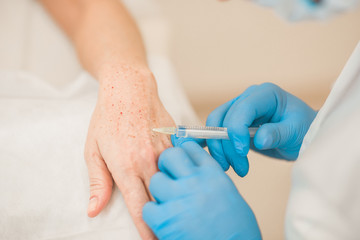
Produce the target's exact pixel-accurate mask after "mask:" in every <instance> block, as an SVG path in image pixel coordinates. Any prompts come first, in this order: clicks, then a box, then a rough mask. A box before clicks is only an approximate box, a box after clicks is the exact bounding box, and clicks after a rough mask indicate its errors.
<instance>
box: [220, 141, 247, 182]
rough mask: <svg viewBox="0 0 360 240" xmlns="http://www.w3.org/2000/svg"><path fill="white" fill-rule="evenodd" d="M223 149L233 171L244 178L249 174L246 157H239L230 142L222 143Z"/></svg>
mask: <svg viewBox="0 0 360 240" xmlns="http://www.w3.org/2000/svg"><path fill="white" fill-rule="evenodd" d="M223 148H224V152H225V155H226V159H227V161H228V162H229V163H230V165H231V166H232V167H233V169H234V171H235V172H236V173H237V174H238V175H239V176H240V177H245V176H246V174H247V173H248V172H249V161H248V158H247V156H242V155H240V154H239V153H238V152H237V151H236V150H235V147H234V145H233V144H232V142H230V141H223Z"/></svg>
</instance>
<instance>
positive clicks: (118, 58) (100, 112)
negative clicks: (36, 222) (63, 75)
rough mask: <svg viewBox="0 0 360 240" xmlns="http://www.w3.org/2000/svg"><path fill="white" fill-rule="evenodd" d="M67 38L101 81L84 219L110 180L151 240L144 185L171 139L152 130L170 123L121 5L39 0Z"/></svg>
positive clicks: (101, 203) (88, 150) (89, 145)
mask: <svg viewBox="0 0 360 240" xmlns="http://www.w3.org/2000/svg"><path fill="white" fill-rule="evenodd" d="M41 2H42V4H43V5H44V6H45V8H46V9H47V10H48V11H49V12H50V13H51V15H52V16H53V17H54V19H55V20H56V21H57V23H58V24H59V25H60V26H61V27H62V29H63V30H64V31H65V32H66V33H67V35H68V36H69V37H70V39H71V40H72V42H73V44H74V46H75V48H76V50H77V52H78V56H79V58H80V60H81V63H82V64H83V66H84V68H85V69H86V70H87V71H88V72H90V73H91V74H92V75H93V76H94V77H95V78H96V79H97V80H98V81H99V85H100V87H99V96H98V101H97V105H96V108H95V111H94V113H93V116H92V119H91V123H90V127H89V131H88V137H87V142H86V147H85V159H86V162H87V165H88V170H89V177H90V202H89V208H88V215H89V216H90V217H94V216H96V215H97V214H99V212H100V211H101V210H102V209H103V208H104V207H105V206H106V204H107V203H108V201H109V199H110V196H111V193H112V186H113V179H114V181H115V183H116V185H117V186H118V188H119V189H120V191H121V192H122V194H123V197H124V199H125V202H126V204H127V206H128V208H129V211H130V214H131V216H132V217H133V219H134V221H135V224H136V226H137V228H138V230H139V232H140V234H141V236H142V237H143V238H144V239H151V238H154V236H153V234H152V232H151V231H150V229H149V228H148V227H147V226H146V224H145V223H144V222H143V220H142V216H141V209H142V207H143V205H144V204H145V203H146V202H147V201H149V200H150V198H149V195H148V193H147V192H148V191H147V186H148V185H149V182H150V177H151V176H152V175H153V174H154V173H155V172H156V171H157V158H158V155H159V154H160V153H161V152H162V151H163V150H164V149H166V148H167V147H170V146H171V141H170V139H169V138H167V137H166V136H163V135H156V136H155V135H153V134H152V133H151V129H152V128H153V127H159V126H171V125H174V122H173V120H172V118H171V117H170V115H169V114H168V113H167V111H166V110H165V109H164V107H163V105H162V103H161V102H160V100H159V97H158V93H157V86H156V82H155V79H154V77H153V75H152V73H151V71H150V70H149V67H148V64H147V61H146V54H145V50H144V46H143V43H142V39H141V36H140V34H139V31H138V29H137V27H136V24H135V23H134V21H133V19H132V18H131V16H130V15H129V13H128V12H127V10H126V9H125V8H124V6H123V5H122V3H121V1H119V0H101V1H92V0H61V1H57V0H42V1H41Z"/></svg>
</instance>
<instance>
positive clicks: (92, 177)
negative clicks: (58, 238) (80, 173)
mask: <svg viewBox="0 0 360 240" xmlns="http://www.w3.org/2000/svg"><path fill="white" fill-rule="evenodd" d="M85 160H86V164H87V168H88V173H89V183H90V200H89V206H88V210H87V213H88V216H89V217H95V216H97V215H98V214H99V213H100V212H101V210H102V209H103V208H104V207H105V206H106V205H107V203H108V202H109V200H110V197H111V193H112V186H113V180H112V176H111V174H110V172H109V170H108V168H107V166H106V164H105V162H104V159H103V158H102V157H101V154H100V153H99V150H98V146H97V144H96V142H95V141H94V142H91V143H87V146H86V152H85Z"/></svg>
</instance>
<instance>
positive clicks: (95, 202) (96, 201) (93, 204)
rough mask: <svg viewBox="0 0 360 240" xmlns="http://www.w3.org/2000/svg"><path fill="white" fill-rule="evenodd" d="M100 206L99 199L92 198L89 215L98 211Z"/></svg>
mask: <svg viewBox="0 0 360 240" xmlns="http://www.w3.org/2000/svg"><path fill="white" fill-rule="evenodd" d="M97 205H98V198H97V197H91V198H90V201H89V207H88V213H91V212H93V211H95V210H96V207H97Z"/></svg>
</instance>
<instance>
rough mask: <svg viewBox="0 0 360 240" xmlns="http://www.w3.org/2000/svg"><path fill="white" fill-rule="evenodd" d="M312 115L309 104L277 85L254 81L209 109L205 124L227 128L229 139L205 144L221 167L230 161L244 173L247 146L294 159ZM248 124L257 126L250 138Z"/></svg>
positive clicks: (238, 170) (239, 172) (282, 157)
mask: <svg viewBox="0 0 360 240" xmlns="http://www.w3.org/2000/svg"><path fill="white" fill-rule="evenodd" d="M315 116H316V112H315V111H314V110H313V109H312V108H310V107H309V106H308V105H306V104H305V103H304V102H303V101H301V100H300V99H298V98H297V97H295V96H293V95H291V94H290V93H288V92H286V91H284V90H282V89H281V88H280V87H278V86H276V85H274V84H271V83H264V84H261V85H254V86H251V87H249V88H248V89H247V90H246V91H245V92H244V93H243V94H241V95H240V96H238V97H236V98H235V99H233V100H231V101H229V102H227V103H225V104H224V105H222V106H220V107H218V108H217V109H215V110H214V111H213V112H212V113H210V115H209V116H208V119H207V122H206V125H208V126H216V127H226V128H228V134H229V138H230V141H228V140H207V145H208V147H209V151H210V153H211V155H212V156H213V157H214V158H215V159H216V160H217V161H218V162H219V163H220V165H221V166H222V167H223V169H224V170H227V169H228V168H229V165H231V166H232V167H233V168H234V170H235V172H236V173H237V174H238V175H240V176H245V175H246V174H247V172H248V170H249V163H248V159H247V154H248V152H249V148H250V147H251V148H252V149H254V150H256V151H259V152H260V153H262V154H264V155H267V156H270V157H275V158H281V159H287V160H295V159H296V158H297V157H298V154H299V150H300V147H301V144H302V141H303V138H304V136H305V134H306V132H307V131H308V129H309V127H310V124H311V123H312V121H313V120H314V118H315ZM250 126H260V128H259V130H258V131H257V132H256V134H255V137H254V139H253V141H251V142H250V136H249V130H248V128H249V127H250Z"/></svg>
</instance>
